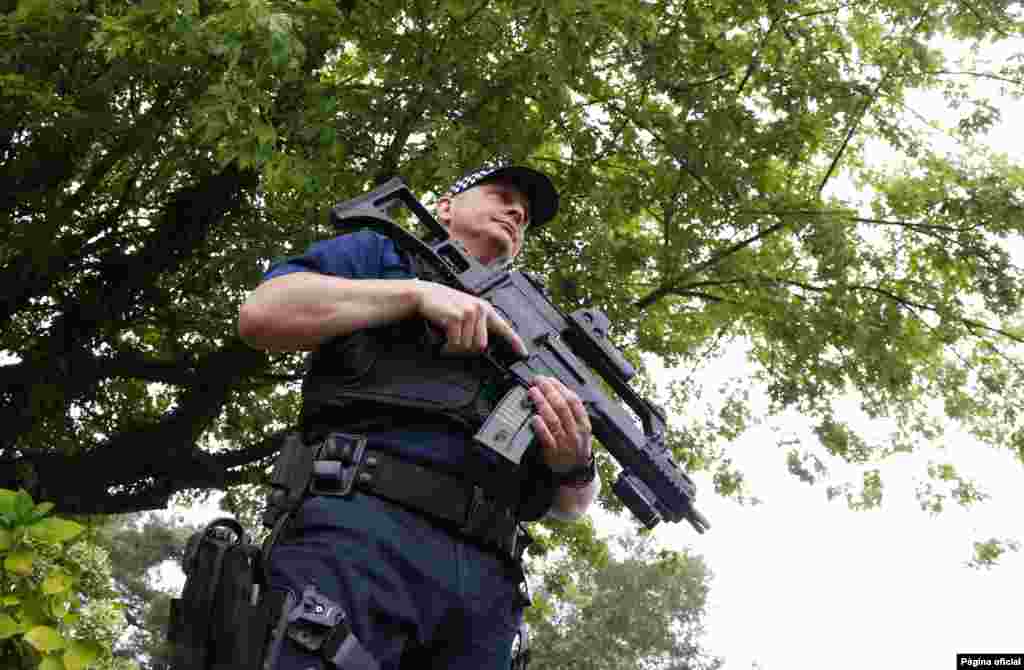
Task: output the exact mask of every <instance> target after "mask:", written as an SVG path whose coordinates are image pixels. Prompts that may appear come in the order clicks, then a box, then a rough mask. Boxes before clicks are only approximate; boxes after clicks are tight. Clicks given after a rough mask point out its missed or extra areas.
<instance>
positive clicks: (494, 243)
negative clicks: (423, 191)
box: [437, 180, 530, 265]
mask: <svg viewBox="0 0 1024 670" xmlns="http://www.w3.org/2000/svg"><path fill="white" fill-rule="evenodd" d="M437 218H438V219H439V220H440V221H441V223H442V224H444V225H445V226H446V227H447V228H448V231H449V233H450V234H451V236H452V237H453V238H455V239H457V240H459V241H461V242H462V243H463V244H464V245H466V249H467V250H468V251H469V253H471V254H473V255H474V256H476V257H477V258H479V259H480V262H482V263H484V264H485V265H486V264H489V263H491V262H492V261H494V260H495V259H497V258H499V257H502V256H507V257H508V258H514V257H515V256H516V254H518V253H519V250H520V249H522V247H523V234H524V233H525V232H526V227H527V225H529V223H530V208H529V200H527V198H526V195H525V194H524V193H523V192H522V191H520V190H519V189H518V188H517V187H516V186H515V184H513V183H512V182H509V181H503V180H495V181H488V182H484V183H483V184H479V185H477V186H474V187H473V188H471V189H469V190H467V191H463V192H462V193H460V194H458V195H456V196H454V197H443V198H441V199H440V200H438V203H437Z"/></svg>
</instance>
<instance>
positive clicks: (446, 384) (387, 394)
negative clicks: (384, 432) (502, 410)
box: [302, 259, 556, 520]
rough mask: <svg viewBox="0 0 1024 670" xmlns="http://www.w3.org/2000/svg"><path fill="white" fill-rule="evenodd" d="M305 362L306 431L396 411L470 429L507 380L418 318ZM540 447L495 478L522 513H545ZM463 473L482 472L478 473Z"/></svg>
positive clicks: (351, 338) (351, 426)
mask: <svg viewBox="0 0 1024 670" xmlns="http://www.w3.org/2000/svg"><path fill="white" fill-rule="evenodd" d="M411 261H412V262H411V265H412V268H413V270H414V272H415V273H416V275H417V276H418V277H420V278H422V279H425V280H427V281H429V280H430V279H431V277H430V276H429V273H427V272H425V268H424V266H423V265H422V264H420V263H417V262H416V260H415V259H411ZM425 275H426V276H425ZM307 365H308V370H307V373H306V375H305V377H304V379H303V383H302V424H303V427H304V430H306V431H307V432H309V431H311V429H312V427H313V426H318V425H322V426H329V427H333V428H341V429H344V430H347V431H351V432H368V431H371V430H373V429H380V428H388V427H393V426H395V422H396V418H397V419H399V420H402V419H404V418H408V417H413V416H416V417H423V416H428V417H435V418H444V419H447V420H448V421H450V422H453V423H454V424H457V426H459V427H461V428H462V429H464V430H466V431H467V432H468V433H469V434H472V433H475V432H476V430H477V429H478V428H479V427H480V426H481V425H482V424H483V421H484V419H485V418H486V417H487V416H488V414H490V412H491V410H492V409H493V408H494V406H495V404H496V403H497V401H498V400H500V399H501V397H502V396H503V395H504V393H505V391H507V390H508V389H509V388H510V387H511V385H512V382H511V381H510V380H508V379H506V378H504V376H503V375H502V374H500V373H499V372H498V371H496V370H494V369H493V368H492V367H491V366H490V365H489V364H488V363H487V362H486V361H485V360H484V359H483V358H482V357H479V356H466V357H457V356H440V355H439V353H438V345H436V344H435V343H434V342H433V339H432V338H431V337H430V336H429V333H428V331H427V322H426V320H424V319H422V318H412V319H406V320H404V321H400V322H397V323H393V324H389V325H387V326H382V327H380V328H374V329H369V330H362V331H358V332H355V333H352V334H350V335H347V336H344V337H339V338H335V339H333V340H330V341H328V342H326V343H325V344H324V345H322V346H321V347H320V348H319V349H318V350H317V351H316V352H314V353H313V354H312V355H311V356H310V358H309V359H308V362H307ZM313 432H315V429H313ZM481 448H483V447H481ZM539 452H540V450H539V449H538V448H537V447H536V445H534V446H533V447H530V449H528V450H527V453H526V454H525V455H524V457H523V461H522V463H521V464H520V466H519V468H517V469H515V468H512V466H511V464H509V466H510V469H515V473H514V476H513V477H511V478H507V477H505V478H499V479H501V480H504V481H501V484H500V487H501V489H503V490H502V491H496V492H495V493H496V494H497V495H499V496H500V497H502V498H505V499H507V500H509V501H510V502H512V503H514V504H515V505H517V506H518V507H519V510H520V514H519V518H520V519H523V520H533V519H537V518H540V517H541V516H543V515H544V513H545V512H546V511H547V509H548V507H549V506H550V504H551V501H552V499H553V497H554V494H555V489H556V487H555V484H554V482H553V480H551V474H550V471H548V470H547V469H546V468H545V467H543V466H542V465H541V461H540V453H539ZM465 474H466V475H468V476H470V477H471V478H472V479H474V480H477V481H483V480H484V479H485V478H484V477H482V476H481V475H482V473H471V472H467V473H465ZM489 479H490V480H491V481H494V479H495V478H494V477H490V478H489ZM512 489H515V491H514V493H513V491H512Z"/></svg>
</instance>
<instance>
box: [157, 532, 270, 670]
mask: <svg viewBox="0 0 1024 670" xmlns="http://www.w3.org/2000/svg"><path fill="white" fill-rule="evenodd" d="M184 567H185V573H186V575H187V579H186V581H185V588H184V590H183V591H182V596H181V598H176V599H173V600H172V601H171V617H170V622H169V625H168V634H167V637H168V641H169V642H170V643H171V645H172V648H173V652H172V661H171V668H172V669H173V670H228V669H229V668H230V669H231V670H259V668H260V666H261V663H262V660H263V655H264V652H265V650H266V647H267V641H268V639H269V634H270V632H271V629H272V627H273V626H274V624H275V623H276V621H277V618H278V617H279V613H280V612H281V609H282V607H283V606H284V599H285V597H286V594H285V593H284V592H282V591H279V590H266V588H265V587H266V585H265V584H264V583H263V581H264V580H263V575H262V566H261V563H260V550H259V547H258V546H256V545H254V544H252V543H251V541H250V540H249V538H248V537H247V536H246V534H245V532H244V530H243V528H242V526H241V525H240V524H239V523H238V522H237V521H235V520H234V519H229V518H224V519H217V520H215V521H213V522H211V523H210V524H209V525H207V526H206V528H204V529H203V530H202V531H200V532H198V533H195V534H194V535H193V536H192V537H191V538H190V539H189V542H188V546H187V549H186V552H185V561H184Z"/></svg>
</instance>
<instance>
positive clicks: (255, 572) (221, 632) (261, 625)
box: [167, 434, 379, 670]
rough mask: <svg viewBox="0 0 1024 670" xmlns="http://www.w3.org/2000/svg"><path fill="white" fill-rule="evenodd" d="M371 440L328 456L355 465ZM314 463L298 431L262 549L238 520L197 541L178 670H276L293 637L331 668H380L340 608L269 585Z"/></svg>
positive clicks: (220, 522) (181, 612)
mask: <svg viewBox="0 0 1024 670" xmlns="http://www.w3.org/2000/svg"><path fill="white" fill-rule="evenodd" d="M364 443H365V440H364ZM364 443H363V444H356V445H354V447H353V446H352V445H349V444H348V443H343V442H338V443H337V444H338V449H339V450H340V453H339V454H333V453H331V454H328V455H330V456H332V457H339V458H341V460H342V461H346V460H348V461H351V460H353V457H354V456H355V455H356V454H349V453H348V452H346V451H345V448H346V447H348V448H349V449H350V450H351V449H352V448H358V449H362V448H363V446H364ZM356 460H358V459H356ZM313 466H314V458H313V449H311V448H310V447H308V446H306V445H305V444H303V441H302V438H301V436H299V435H298V434H290V435H288V436H287V437H286V439H285V441H284V444H283V446H282V448H281V452H280V454H279V456H278V460H277V464H276V465H275V468H274V474H273V476H272V478H271V484H272V493H271V495H270V498H269V500H268V504H267V510H266V512H265V514H264V518H263V523H264V525H266V526H267V527H268V528H270V529H271V533H270V536H269V537H268V538H267V540H266V542H265V543H264V545H263V547H262V549H261V548H260V547H259V546H257V545H255V544H253V542H252V540H251V538H250V537H249V536H248V535H247V534H246V533H245V531H244V529H243V528H242V525H241V524H240V523H238V521H236V520H234V519H230V518H222V519H217V520H216V521H213V522H211V523H210V524H208V525H207V526H206V528H204V529H203V530H202V531H200V532H198V533H195V534H194V535H193V536H192V537H191V538H189V541H188V544H187V546H186V549H185V558H184V561H183V562H182V565H183V568H184V570H185V574H186V577H187V578H186V580H185V588H184V590H183V591H182V595H181V598H175V599H173V600H172V601H171V616H170V621H169V625H168V630H167V639H168V641H169V642H170V643H171V646H172V649H173V652H172V657H171V658H172V661H171V669H172V670H274V668H275V666H276V664H277V660H278V657H279V656H280V652H281V648H282V645H283V644H284V643H285V640H286V639H290V640H291V641H292V642H293V643H294V644H296V645H298V646H299V647H300V648H302V649H304V650H305V651H307V652H310V653H314V654H317V655H319V656H320V657H321V658H323V659H324V660H325V661H326V662H327V667H329V668H338V669H344V670H378V667H379V666H378V664H377V662H376V660H374V659H373V657H372V656H371V655H370V654H369V653H368V652H367V651H366V650H365V649H364V648H363V647H362V645H361V644H360V643H359V641H358V640H357V639H356V637H355V636H354V635H353V634H352V630H351V627H350V625H349V619H348V617H347V616H346V615H345V613H344V611H343V610H342V608H341V606H340V605H339V604H337V603H335V602H333V601H331V600H328V599H327V598H326V597H324V596H323V595H322V594H320V593H319V592H318V591H317V590H316V588H314V587H309V588H307V589H306V591H305V592H304V593H303V594H302V596H301V597H296V596H295V595H294V594H292V593H291V592H289V591H286V590H282V589H271V588H269V576H268V574H267V566H266V559H267V558H268V557H269V553H270V551H272V549H273V545H274V542H276V540H277V537H278V535H279V534H280V533H281V532H282V530H283V529H284V527H285V526H286V524H287V522H288V520H289V518H290V517H291V514H292V513H293V512H294V511H295V510H296V509H297V508H298V506H299V504H301V502H302V500H303V498H304V497H305V495H306V494H307V491H308V489H309V488H310V484H311V481H315V479H316V478H315V473H314V467H313ZM351 485H352V482H351V481H347V482H346V487H347V488H348V489H350V488H351ZM344 493H347V490H346V491H345V492H344Z"/></svg>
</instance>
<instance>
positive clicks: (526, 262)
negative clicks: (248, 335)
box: [0, 0, 1024, 549]
mask: <svg viewBox="0 0 1024 670" xmlns="http://www.w3.org/2000/svg"><path fill="white" fill-rule="evenodd" d="M3 10H4V13H3V14H2V16H0V46H2V47H3V48H2V50H0V85H2V86H3V89H4V91H5V95H4V98H3V100H2V101H0V194H2V195H0V324H2V326H0V352H3V354H4V356H5V358H4V362H3V364H2V365H0V380H2V383H0V425H3V426H4V431H3V434H2V436H0V464H2V465H3V467H0V486H3V487H7V488H10V489H16V488H19V487H24V488H26V489H27V490H29V491H30V492H31V493H32V494H33V495H34V496H35V497H36V499H43V500H53V501H55V502H57V504H58V509H59V510H60V511H62V512H66V513H85V512H89V513H103V514H110V513H121V512H128V511H138V510H145V509H155V508H160V507H164V506H166V505H167V503H168V501H169V500H170V498H171V496H172V495H174V494H175V493H178V492H183V491H196V490H203V489H207V490H208V489H226V488H231V487H235V486H238V485H241V484H259V483H260V482H263V481H265V477H266V469H267V467H268V464H269V462H270V459H271V458H272V456H273V454H274V452H275V450H276V448H277V447H278V446H279V444H280V442H281V435H282V433H283V431H285V430H287V429H288V428H289V427H291V426H292V425H293V424H294V422H295V418H296V412H297V405H298V397H297V390H296V384H295V381H296V379H297V378H298V374H299V369H300V357H299V356H297V355H294V354H274V355H271V354H267V353H264V352H257V351H253V350H251V349H249V348H248V347H246V346H245V345H244V344H243V343H242V342H241V341H240V340H239V339H238V337H237V336H236V334H235V317H236V314H237V309H238V306H239V304H240V302H241V301H242V299H243V298H244V295H245V293H246V292H247V291H248V290H249V289H251V288H252V287H253V286H254V285H255V284H256V283H257V281H258V279H259V276H260V273H261V270H262V269H263V268H264V266H265V264H266V263H267V262H268V261H269V260H270V259H272V258H275V257H279V256H283V255H287V254H290V253H293V252H296V251H298V250H301V249H302V248H304V247H305V246H306V245H307V244H308V243H309V242H311V241H312V240H314V239H316V238H320V237H324V236H327V235H330V234H331V231H330V230H329V228H328V226H327V225H326V222H325V212H326V210H327V209H328V207H329V206H330V205H331V204H333V203H334V202H335V201H337V200H340V199H342V198H344V197H351V196H353V195H355V194H358V193H360V192H362V191H364V190H366V189H367V188H368V187H370V186H371V185H373V183H374V181H375V180H377V179H380V178H383V177H387V176H391V175H394V174H401V175H403V176H404V177H406V178H407V180H409V182H410V183H411V184H412V185H413V186H414V188H415V189H416V190H417V191H418V192H420V193H428V194H429V193H433V194H434V195H436V194H437V193H438V191H439V189H441V188H443V187H444V186H445V185H447V184H448V183H451V181H453V179H454V177H455V176H456V175H457V174H459V172H460V170H461V169H462V168H464V167H465V166H467V165H473V164H477V163H479V162H481V161H482V160H483V159H485V158H490V157H492V156H493V155H495V154H504V155H507V156H509V157H511V158H514V159H516V160H528V161H529V162H531V163H532V164H534V165H536V166H538V167H540V168H542V169H544V170H546V171H547V172H549V173H551V174H552V175H553V177H554V179H555V181H556V183H557V185H558V187H559V189H560V190H561V192H562V194H563V210H562V214H561V216H560V217H559V218H558V220H557V221H556V222H554V223H553V224H552V225H550V226H547V227H546V228H545V229H544V230H541V231H539V232H538V233H537V234H536V235H535V236H533V238H532V240H531V241H530V242H529V244H528V248H527V250H526V252H525V254H524V258H523V260H522V263H523V266H524V267H526V268H529V269H531V270H533V271H535V272H536V273H537V274H538V275H539V276H541V277H543V278H545V279H546V280H547V281H548V283H549V285H550V287H551V290H552V294H553V296H554V298H555V300H556V301H557V302H559V303H560V304H561V305H562V306H564V307H566V308H567V309H572V308H575V307H577V306H580V305H593V306H596V307H599V308H601V309H604V310H605V311H606V312H607V313H608V314H609V315H610V316H611V318H612V319H613V322H614V323H615V324H616V326H615V331H614V333H613V334H612V336H613V338H614V339H616V341H617V342H618V343H619V344H620V345H622V346H623V347H625V348H626V349H627V350H628V351H629V355H630V356H631V358H632V359H633V360H634V361H635V362H636V363H637V364H638V365H640V363H641V362H642V361H641V358H640V356H641V354H649V355H653V356H656V357H658V358H660V359H661V360H663V361H664V362H666V363H667V364H668V365H669V366H670V367H682V366H683V365H686V366H690V367H693V368H700V367H701V366H707V365H711V364H713V360H714V355H715V353H716V352H718V351H719V350H720V349H721V348H722V347H723V346H725V344H727V343H730V342H739V343H741V344H742V345H743V346H745V347H746V348H747V350H748V352H749V357H750V360H751V363H752V365H753V367H754V371H755V374H756V376H757V377H758V378H759V379H761V380H763V382H764V383H765V384H767V387H768V389H769V393H770V397H771V400H772V408H771V411H772V412H774V413H780V412H783V411H786V410H789V409H796V410H799V411H800V412H801V413H803V414H805V415H806V416H808V417H811V418H812V419H813V420H814V421H816V423H817V425H818V428H817V437H818V438H819V443H817V444H808V445H803V446H802V447H800V448H794V449H793V453H792V455H791V459H790V467H791V469H792V470H793V471H794V472H795V473H797V474H799V475H802V476H805V477H807V478H809V479H810V478H812V477H816V476H819V474H820V473H819V472H818V471H820V470H823V469H825V468H827V465H828V463H829V461H830V460H831V461H834V462H849V463H854V464H858V465H861V466H863V470H864V482H863V490H862V491H861V492H860V493H859V494H857V493H856V492H855V491H849V492H848V495H849V499H850V501H851V503H852V504H855V505H861V506H871V505H876V504H877V503H878V502H879V501H880V499H881V492H882V488H881V479H880V477H879V476H878V472H877V466H878V463H879V462H880V461H882V460H884V458H885V457H887V456H889V455H891V454H893V453H897V452H900V451H907V450H914V449H919V448H922V445H925V444H934V443H940V442H941V439H942V438H941V435H942V428H943V422H945V421H952V422H955V423H958V424H960V425H962V426H965V427H967V428H968V429H970V430H971V431H972V433H973V434H974V435H976V436H977V437H978V438H979V439H981V440H983V441H985V442H988V443H990V444H993V445H996V446H998V447H1000V448H1007V449H1010V450H1012V451H1013V452H1014V453H1015V454H1016V455H1017V456H1018V457H1021V458H1024V432H1022V431H1021V422H1020V411H1019V410H1020V407H1021V400H1022V398H1021V392H1022V391H1021V389H1024V384H1022V383H1020V382H1021V366H1020V357H1019V351H1018V350H1017V346H1018V345H1019V344H1020V342H1021V329H1020V324H1019V321H1018V319H1017V316H1016V315H1017V313H1018V311H1019V307H1020V301H1021V298H1020V297H1021V275H1020V272H1019V269H1018V268H1017V266H1016V265H1015V263H1014V261H1013V257H1012V255H1011V252H1010V249H1009V246H1008V245H1009V243H1010V242H1011V241H1018V240H1019V237H1020V233H1021V227H1022V218H1021V216H1020V211H1021V191H1020V186H1021V180H1022V173H1021V170H1020V168H1019V166H1016V165H1014V164H1012V163H1010V162H1009V161H1008V160H1006V159H1003V158H1000V157H998V156H991V155H989V154H987V153H985V152H983V151H982V150H981V149H979V148H978V146H977V141H978V140H979V138H981V137H983V135H984V132H985V131H986V130H987V129H988V128H990V127H991V126H992V124H993V123H994V122H995V121H996V120H997V119H998V118H999V113H998V109H997V107H996V106H995V105H994V103H992V102H991V101H988V100H985V99H979V98H978V97H977V96H974V95H972V93H971V91H970V90H969V89H968V87H967V86H966V82H969V81H971V80H972V79H980V78H984V79H987V80H998V81H999V82H1001V83H1002V84H1003V85H1004V86H1005V87H1007V89H1009V90H1011V91H1014V92H1019V90H1020V88H1019V87H1020V68H1021V66H1020V65H1019V64H1018V62H1017V61H1015V60H1014V59H1009V60H1007V61H1006V62H1005V63H1003V64H996V65H995V66H986V65H984V64H982V63H975V62H964V63H955V62H950V61H948V60H947V58H946V57H945V56H944V53H943V50H942V48H941V46H940V44H941V43H940V41H939V40H940V38H945V39H949V38H953V39H959V40H965V41H968V42H970V43H974V44H980V43H982V42H985V41H998V40H1005V39H1008V38H1011V37H1013V36H1015V35H1017V34H1019V33H1020V31H1021V25H1022V24H1021V20H1020V19H1019V17H1017V16H1016V14H1015V12H1014V10H1013V9H1012V8H1011V7H1010V6H1009V5H1008V4H1007V3H1002V2H993V3H965V2H961V1H959V0H956V1H954V0H929V1H928V2H923V1H918V0H870V1H867V2H860V3H840V2H833V1H831V0H785V1H781V0H754V1H749V0H744V1H743V2H739V1H737V0H696V1H693V0H691V1H687V2H680V1H677V0H656V1H654V2H640V1H639V0H629V1H625V2H610V3H607V2H598V1H597V0H564V1H562V2H558V3H550V2H545V1H542V0H533V1H527V2H508V1H507V0H494V1H490V2H486V1H479V2H472V1H469V0H440V1H439V2H433V3H429V2H425V1H422V0H404V1H399V0H375V1H374V2H359V1H358V0H338V2H329V1H328V0H308V1H306V2H284V1H281V0H195V1H192V2H185V3H181V2H176V1H173V2H172V1H171V0H153V1H152V2H145V3H134V2H123V1H122V2H119V1H116V0H107V1H104V0H58V1H57V2H41V1H39V0H23V1H22V2H17V3H15V2H13V1H12V0H8V1H7V2H5V3H4V4H3ZM922 89H923V90H932V91H937V92H940V93H941V94H943V95H944V96H945V97H946V98H947V99H948V100H950V101H951V102H952V103H953V104H954V105H955V109H956V110H957V112H958V113H959V114H960V115H961V118H960V120H959V122H958V123H956V124H955V125H954V126H953V127H952V128H950V129H949V134H950V135H951V136H952V137H953V138H954V139H956V140H957V141H959V142H960V145H961V147H963V151H962V152H961V153H958V154H952V155H946V154H944V153H943V152H942V151H941V150H940V149H939V148H938V147H937V146H934V145H933V144H932V143H931V142H930V135H929V134H928V133H927V132H925V131H924V130H923V129H922V128H923V126H922V125H920V124H918V125H915V123H917V122H916V121H915V116H914V115H915V114H916V115H921V114H922V112H921V110H915V109H910V108H909V107H908V104H909V103H908V100H909V98H908V94H909V92H911V91H912V90H922ZM878 146H884V147H887V148H888V149H889V150H891V151H892V152H894V155H895V156H896V157H897V159H898V161H899V162H898V163H897V164H896V166H895V167H893V168H891V169H888V170H882V169H880V168H877V167H876V166H872V165H871V164H870V163H869V162H868V159H869V157H870V155H871V153H872V151H874V150H875V147H878ZM840 176H845V177H848V178H850V179H853V180H855V181H857V182H858V183H860V184H861V185H862V186H863V187H864V188H865V189H866V191H865V193H866V195H865V202H864V203H858V202H855V201H853V200H852V199H849V198H847V199H843V198H842V197H839V196H838V195H834V194H832V192H831V191H830V186H831V185H832V184H833V183H835V182H836V180H837V179H838V178H839V177H840ZM849 393H855V394H857V395H858V396H859V397H860V398H861V403H862V406H863V409H864V411H865V412H867V413H868V414H869V415H870V416H872V417H888V418H890V419H892V420H893V421H894V422H895V425H896V429H895V433H894V435H893V438H892V440H891V441H890V443H888V444H884V445H876V444H870V443H867V442H866V441H865V440H864V439H863V438H861V437H860V436H858V434H857V433H856V431H855V430H853V429H852V428H851V427H850V426H848V425H847V424H846V423H844V417H843V416H842V415H840V414H839V413H838V412H837V410H836V401H837V399H838V398H841V397H845V396H846V395H848V394H849ZM691 399H692V398H691V396H690V389H689V388H688V387H687V386H686V385H685V384H681V385H678V386H677V387H676V388H674V389H673V397H672V402H671V405H672V406H671V407H670V412H671V414H673V415H674V416H675V417H677V421H676V423H675V425H674V431H673V432H672V434H671V435H669V446H670V447H671V449H672V450H673V452H674V453H675V455H676V456H677V457H678V459H679V461H680V462H681V463H682V464H684V466H685V467H686V468H688V469H690V470H699V469H706V470H711V471H713V472H714V473H715V481H716V487H717V489H718V490H719V492H720V493H722V494H725V495H737V494H741V493H742V492H743V481H742V473H738V472H736V471H735V470H734V469H733V468H732V467H731V466H730V462H729V458H728V450H727V447H728V442H729V441H731V440H733V439H735V437H736V436H737V435H739V434H741V433H742V432H743V430H745V429H746V427H747V426H749V424H750V423H751V422H752V421H753V420H754V419H753V417H752V416H751V413H750V407H749V405H748V404H747V402H746V401H745V399H744V397H743V395H742V393H738V394H737V395H736V396H735V397H733V398H731V399H730V402H729V403H728V404H727V406H726V407H725V409H724V410H723V411H721V412H720V413H719V414H717V415H714V416H711V417H701V416H695V415H692V414H690V412H689V407H690V405H689V403H690V401H691ZM611 470H612V468H611V466H610V465H609V464H608V463H607V462H604V463H603V469H602V472H603V474H604V475H605V476H608V475H609V474H610V473H611ZM85 472H88V473H89V476H82V475H81V473H85ZM929 474H930V475H931V476H932V478H933V484H932V486H931V488H929V489H926V490H924V491H922V504H923V506H925V507H926V508H930V509H935V508H937V507H941V505H942V504H943V502H944V501H946V500H949V499H950V498H952V499H954V500H956V501H957V502H959V503H963V504H968V503H970V502H971V501H973V500H976V499H978V497H979V496H980V495H981V492H980V491H979V489H978V488H977V487H976V486H975V485H974V484H973V483H972V482H970V481H969V480H967V479H965V478H964V477H963V476H962V475H961V474H960V473H959V472H958V471H957V469H956V467H955V464H954V463H945V462H941V461H937V462H935V463H934V464H933V467H932V468H931V471H930V472H929ZM608 488H610V487H606V489H605V490H608ZM831 493H832V494H836V493H843V491H842V490H841V489H835V488H834V489H832V490H831ZM603 501H604V503H605V504H606V505H608V506H609V507H612V508H617V507H616V502H615V501H614V500H612V499H611V498H609V497H606V498H604V500H603ZM986 546H987V547H988V548H989V549H991V548H992V547H993V545H986ZM997 548H998V547H997Z"/></svg>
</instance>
